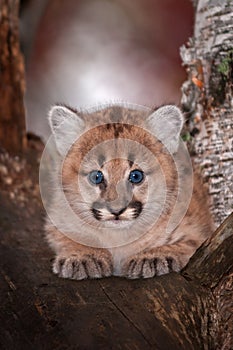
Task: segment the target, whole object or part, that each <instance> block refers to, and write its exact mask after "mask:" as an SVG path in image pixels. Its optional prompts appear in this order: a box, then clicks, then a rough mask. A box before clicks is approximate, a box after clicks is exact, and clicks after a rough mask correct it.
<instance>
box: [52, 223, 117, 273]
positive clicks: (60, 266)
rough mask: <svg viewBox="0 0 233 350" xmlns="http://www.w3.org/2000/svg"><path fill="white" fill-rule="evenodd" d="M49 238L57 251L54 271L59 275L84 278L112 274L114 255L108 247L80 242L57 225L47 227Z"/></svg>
mask: <svg viewBox="0 0 233 350" xmlns="http://www.w3.org/2000/svg"><path fill="white" fill-rule="evenodd" d="M46 233H47V240H48V242H49V244H50V246H51V247H52V249H53V250H54V251H55V252H56V258H55V260H54V263H53V272H54V273H55V274H58V275H59V277H64V278H72V279H77V280H82V279H86V278H101V277H108V276H111V275H112V271H113V266H112V256H111V254H110V252H109V251H108V250H106V249H101V248H92V247H88V246H84V245H81V244H78V243H76V242H74V241H72V240H71V239H69V238H68V237H66V236H65V235H63V234H62V233H61V232H59V231H58V230H57V229H56V228H55V227H50V228H49V229H48V228H47V229H46Z"/></svg>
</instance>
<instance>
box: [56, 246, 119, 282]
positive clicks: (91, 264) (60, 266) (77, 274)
mask: <svg viewBox="0 0 233 350" xmlns="http://www.w3.org/2000/svg"><path fill="white" fill-rule="evenodd" d="M112 270H113V267H112V260H111V256H110V254H109V253H108V252H106V253H105V252H104V253H103V252H102V253H101V254H94V253H91V254H82V253H75V254H72V255H70V256H68V257H66V256H57V257H56V259H55V261H54V264H53V272H54V273H55V274H58V275H59V277H63V278H71V279H76V280H82V279H87V278H102V277H108V276H111V275H112Z"/></svg>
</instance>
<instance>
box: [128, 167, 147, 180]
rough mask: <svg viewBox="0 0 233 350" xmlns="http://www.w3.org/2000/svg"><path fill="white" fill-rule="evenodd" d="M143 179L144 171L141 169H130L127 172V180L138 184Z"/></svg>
mask: <svg viewBox="0 0 233 350" xmlns="http://www.w3.org/2000/svg"><path fill="white" fill-rule="evenodd" d="M143 179H144V173H143V171H141V170H138V169H135V170H132V171H131V172H130V174H129V181H130V182H132V183H133V184H139V183H140V182H142V180H143Z"/></svg>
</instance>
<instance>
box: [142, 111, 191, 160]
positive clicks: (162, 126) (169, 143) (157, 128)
mask: <svg viewBox="0 0 233 350" xmlns="http://www.w3.org/2000/svg"><path fill="white" fill-rule="evenodd" d="M183 123H184V118H183V115H182V113H181V111H180V109H179V108H177V107H176V106H172V105H168V106H163V107H160V108H159V109H157V110H156V111H155V112H154V113H152V114H151V115H150V116H149V117H148V118H147V122H146V125H147V127H148V129H149V131H150V132H151V133H152V134H153V135H155V136H156V138H158V139H159V140H160V141H161V142H162V143H163V144H164V145H165V146H166V148H167V149H168V150H169V152H171V154H173V153H176V151H177V149H178V147H179V139H180V132H181V129H182V127H183Z"/></svg>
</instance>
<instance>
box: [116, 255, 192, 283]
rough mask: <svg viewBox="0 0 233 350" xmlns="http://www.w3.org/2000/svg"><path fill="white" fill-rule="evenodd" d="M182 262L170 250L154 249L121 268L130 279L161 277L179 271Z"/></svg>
mask: <svg viewBox="0 0 233 350" xmlns="http://www.w3.org/2000/svg"><path fill="white" fill-rule="evenodd" d="M182 260H183V259H182V258H181V257H180V256H179V255H176V254H175V253H174V252H172V250H171V251H170V252H169V251H165V252H162V251H161V250H156V249H154V250H151V251H147V252H144V253H139V254H137V255H135V256H134V257H131V258H130V259H128V261H127V262H126V263H125V265H124V267H123V273H124V276H126V277H127V278H131V279H135V278H151V277H154V276H161V275H165V274H167V273H169V272H172V271H176V272H178V271H180V270H181V268H182V267H183V266H184V265H185V264H184V262H183V261H182Z"/></svg>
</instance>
